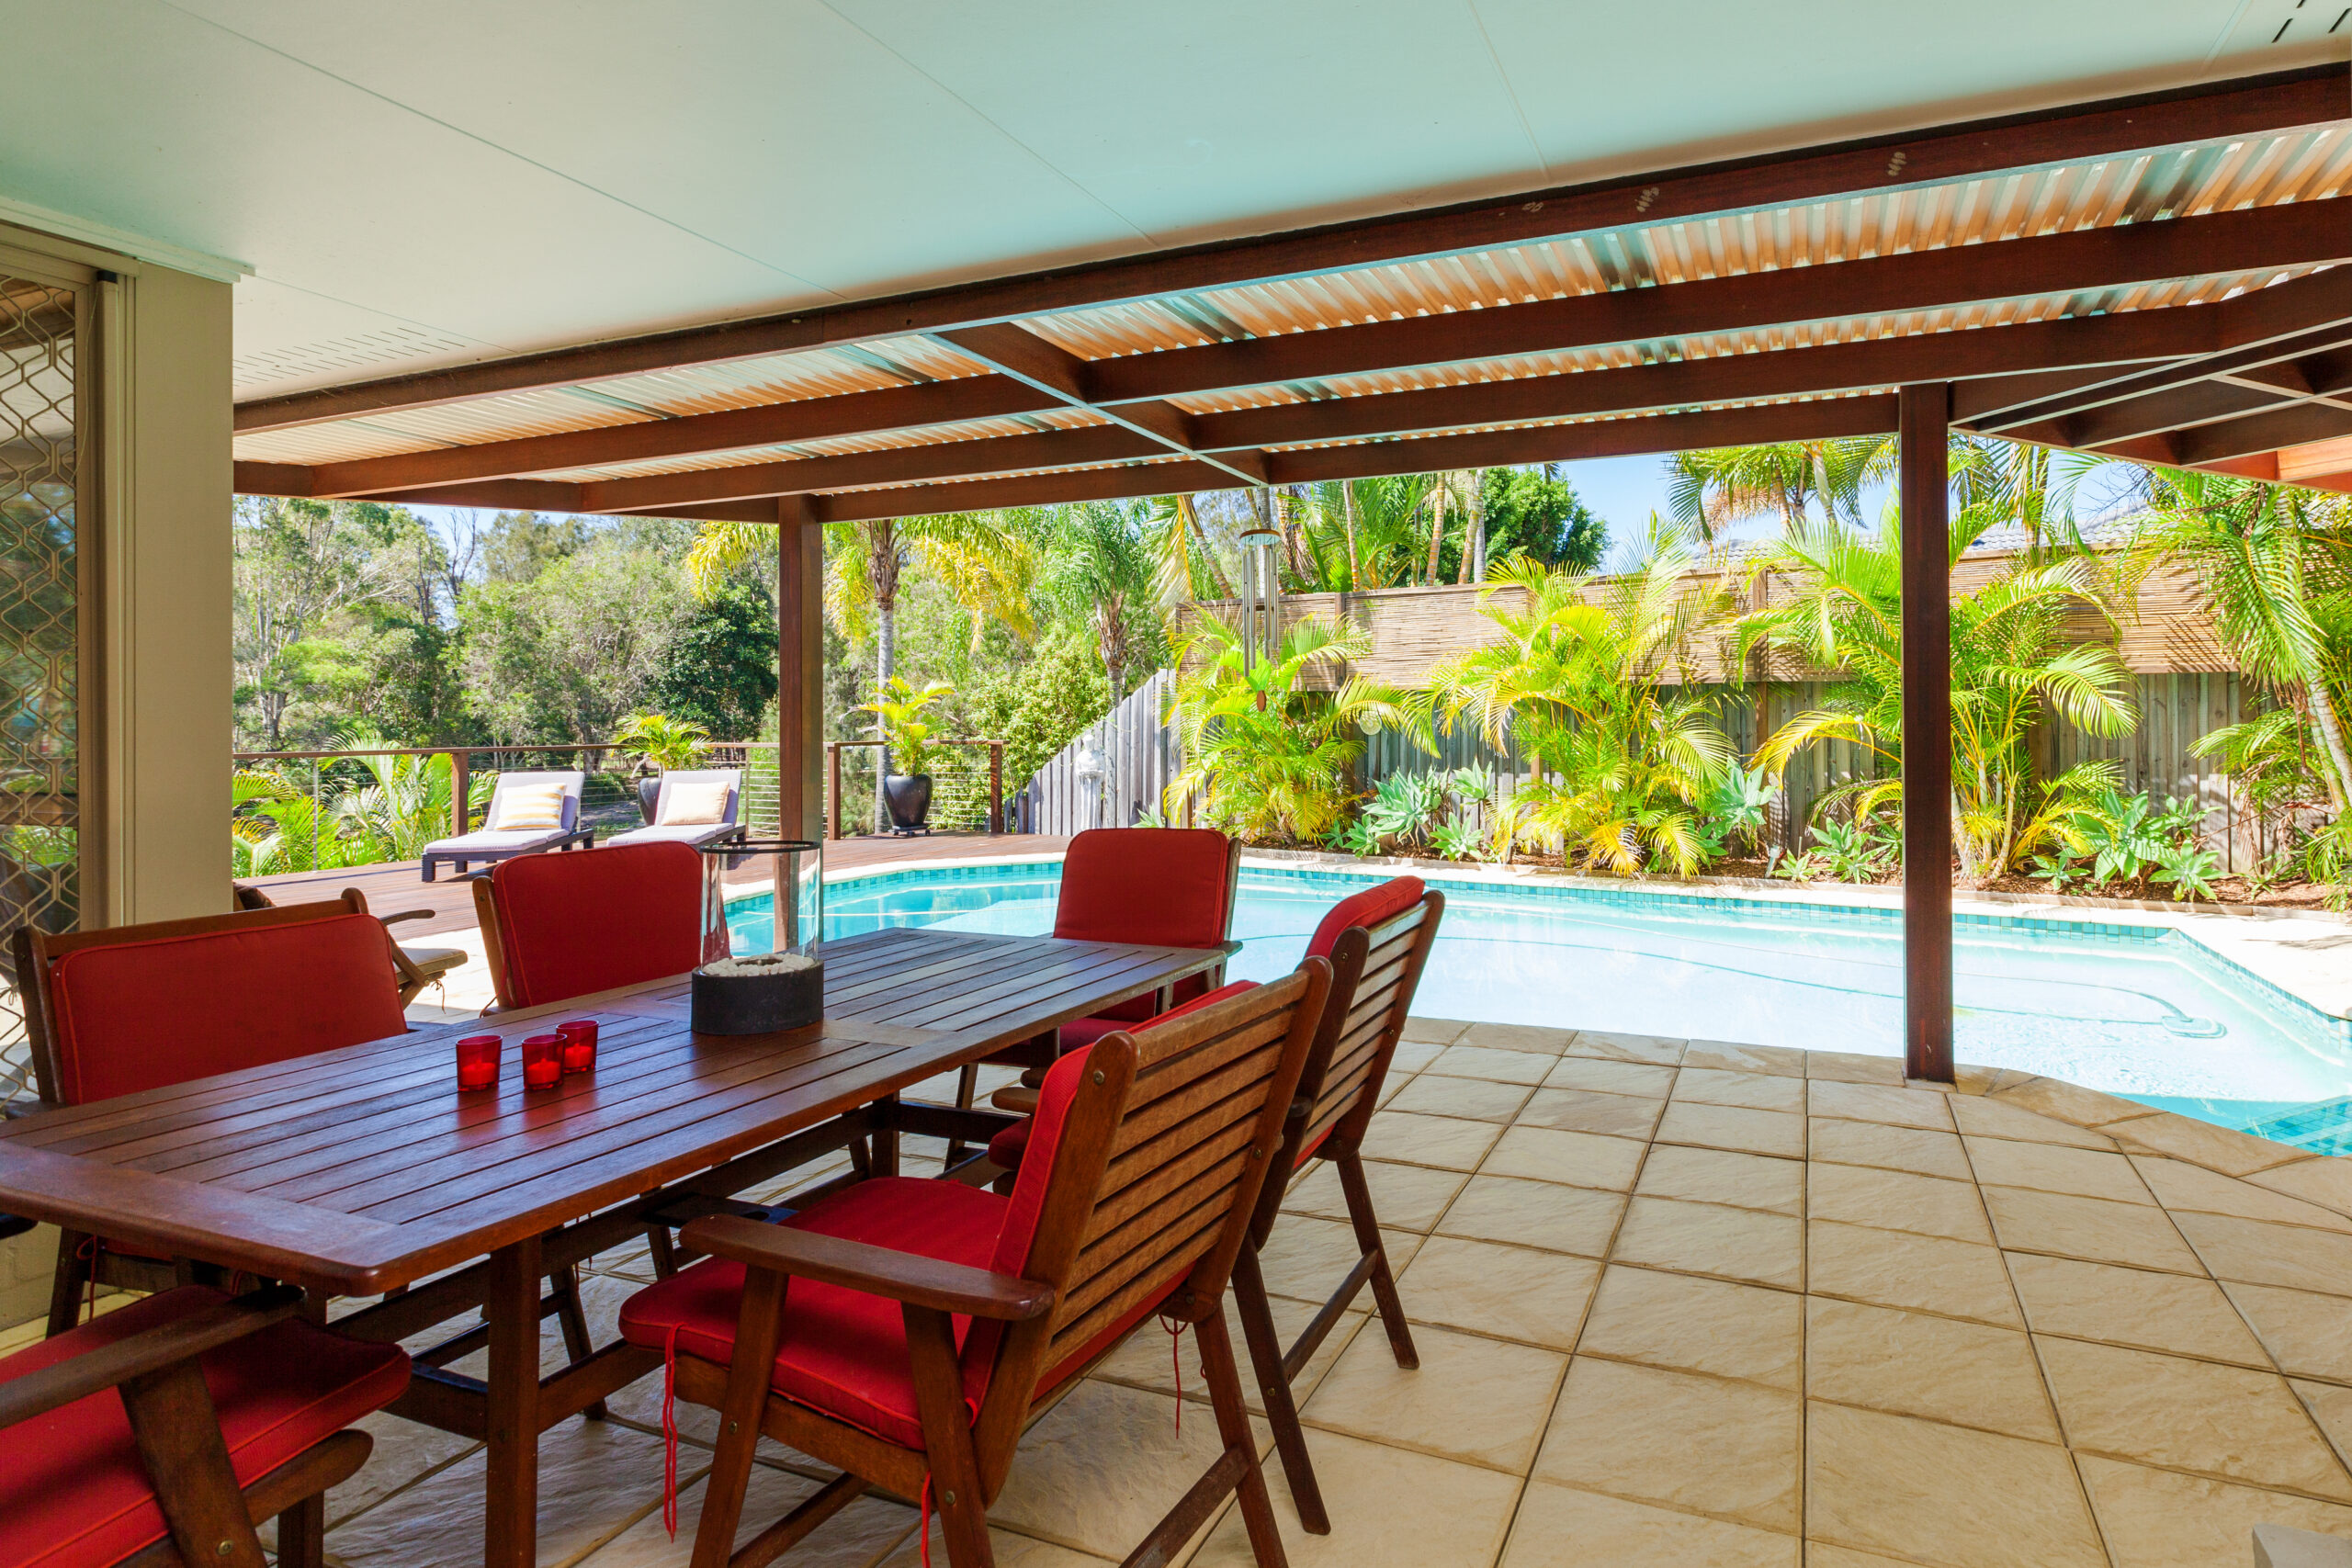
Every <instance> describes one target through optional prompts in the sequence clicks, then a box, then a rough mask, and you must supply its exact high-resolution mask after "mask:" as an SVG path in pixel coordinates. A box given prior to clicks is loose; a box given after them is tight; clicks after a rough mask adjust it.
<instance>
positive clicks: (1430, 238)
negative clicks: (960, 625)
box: [236, 65, 2346, 432]
mask: <svg viewBox="0 0 2352 1568" xmlns="http://www.w3.org/2000/svg"><path fill="white" fill-rule="evenodd" d="M2345 88H2346V68H2345V67H2344V66H2342V65H2326V66H2321V67H2316V68H2313V69H2311V70H2307V71H2300V72H2292V73H2278V74H2272V75H2266V76H2258V77H2250V78H2245V79H2241V80H2238V81H2233V82H2225V83H2215V84H2207V85H2200V86H2197V87H2191V88H2187V89H2182V90H2177V91H2174V92H2169V93H2161V94H2149V95H2142V96H2135V97H2131V98H2119V99H2110V100H2105V101H2101V102H2097V103H2090V104H2085V105H2082V106H2079V107H2075V108H2072V109H2065V110H2060V111H2056V112H2051V111H2040V112H2036V113H2030V114H2023V115H2016V116H2009V117H2006V118H1998V119H1989V120H1978V121H1973V122H1968V123H1963V124H1957V125H1951V126H1945V127H1939V128H1936V129H1933V130H1923V131H1919V132H1916V133H1910V134H1905V135H1899V136H1886V137H1874V138H1869V139H1865V140H1860V141H1847V142H1840V143H1835V144H1831V145H1828V146H1823V147H1815V148H1809V149H1805V150H1803V151H1800V152H1789V153H1775V154H1768V155H1765V156H1762V157H1757V158H1748V159H1740V160H1733V161H1727V162H1722V163H1716V164H1701V165H1694V166H1686V167H1682V168H1677V169H1672V170H1668V171H1664V172H1661V173H1657V174H1654V175H1632V176H1627V177H1624V178H1619V179H1611V180H1605V181H1599V182H1592V183H1589V184H1584V185H1577V186H1555V187H1551V188H1547V189H1544V190H1536V191H1528V192H1523V193H1521V194H1520V195H1518V196H1514V197H1506V198H1503V199H1500V200H1487V201H1479V202H1471V203H1464V204H1462V205H1459V206H1454V207H1448V208H1441V209H1435V210H1430V211H1422V212H1417V213H1412V214H1408V215H1401V216H1397V217H1391V218H1383V219H1374V220H1363V221H1358V222H1351V223H1342V224H1331V225H1325V226H1320V227H1316V228H1311V229H1305V230H1296V231H1289V232H1286V233H1282V234H1276V235H1272V236H1267V237H1263V238H1257V239H1250V240H1241V241H1234V242H1227V243H1218V244H1211V245H1202V246H1194V247H1191V248H1189V249H1184V250H1175V251H1166V252H1159V253H1155V254H1150V255H1146V256H1139V257H1135V258H1131V259H1127V260H1122V261H1114V262H1106V263H1097V264H1091V265H1082V266H1076V267H1065V268H1059V269H1056V270H1053V271H1047V272H1040V273H1032V274H1028V275H1024V276H1016V277H1011V278H1005V279H1001V280H997V281H993V282H986V283H978V284H971V285H964V286H958V287H956V288H942V289H933V290H929V291H926V292H923V293H920V294H913V295H906V296H899V297H896V298H893V299H881V300H875V301H868V302H863V303H857V304H851V305H844V306H839V307H833V308H829V309H826V310H806V311H793V312H787V313H785V314H780V315H775V316H769V317H764V318H761V319H758V320H754V321H735V322H728V323H724V324H720V325H715V326H709V327H697V328H691V329H688V330H685V331H683V332H674V333H656V334H652V335H649V336H644V337H637V338H629V339H623V340H617V341H613V342H607V343H600V344H585V345H582V346H580V347H576V348H567V349H559V350H554V351H550V352H547V353H540V354H529V355H515V356H514V357H511V358H507V359H502V360H496V361H492V362H490V363H487V364H481V365H471V366H462V367H453V368H451V369H447V370H435V371H426V372H423V373H419V374H415V375H409V376H399V377H391V378H384V379H380V380H376V381H370V382H363V383H357V384H354V385H351V386H346V387H339V388H333V389H325V390H322V391H316V392H304V393H297V394H294V395H292V396H289V397H281V398H269V399H262V400H255V401H253V402H249V403H245V404H242V405H240V406H239V408H238V409H237V412H236V428H237V429H238V430H239V431H241V432H247V431H256V430H270V429H279V428H283V427H286V426H288V425H296V424H307V423H318V422H321V421H324V420H334V419H343V418H348V417H351V416H353V415H356V414H364V413H371V412H385V411H387V410H391V409H400V408H416V407H423V406H427V405H431V404H437V403H447V402H455V401H460V400H467V399H471V398H483V397H493V396H497V395H500V394H503V393H512V392H519V391H529V390H537V389H548V388H553V387H562V386H569V385H574V384H578V383H581V382H587V381H596V380H605V379H610V378H616V377H623V376H630V375H639V374H644V373H648V372H652V371H659V370H666V369H674V368H677V367H681V366H689V365H704V364H713V363H718V362H721V361H726V360H734V359H744V358H752V357H757V356H760V355H773V354H783V353H789V352H792V351H794V350H797V349H806V348H816V347H820V346H823V345H825V344H845V343H855V342H859V341H863V340H870V339H875V338H880V337H891V336H898V335H901V334H904V333H926V332H938V331H944V330H948V329H951V328H957V327H964V326H972V325H978V324H983V323H988V322H996V321H1012V320H1016V319H1018V318H1021V317H1023V316H1034V315H1040V314H1045V313H1048V312H1052V311H1057V310H1080V309H1085V308H1088V307H1092V306H1101V305H1108V304H1114V303H1117V302H1120V301H1124V300H1132V299H1148V298H1152V297H1155V296H1160V295H1168V294H1178V293H1186V292H1191V291H1194V290H1199V289H1209V288H1234V287H1238V286H1241V285H1245V284H1250V283H1263V282H1269V281H1273V280H1277V279H1280V278H1285V277H1297V276H1309V275H1312V274H1316V273H1324V272H1332V271H1340V270H1345V269H1349V268H1354V267H1365V266H1374V265H1384V264H1389V263H1396V262H1402V261H1408V260H1416V259H1421V258H1426V257H1431V256H1442V255H1453V254H1463V253H1465V252H1473V251H1480V250H1489V249H1494V248H1497V247H1503V246H1510V245H1521V244H1529V243H1546V242H1555V241H1559V240H1564V239H1566V238H1569V237H1572V236H1574V235H1577V234H1579V233H1586V232H1591V231H1604V230H1608V229H1612V228H1618V227H1623V226H1625V225H1628V224H1655V223H1668V222H1679V221H1686V220H1692V219H1697V218H1704V217H1709V216H1714V215H1731V214H1736V213H1740V212H1746V211H1753V210H1758V209H1765V208H1772V207H1786V206H1792V205H1801V204H1805V203H1811V202H1821V201H1830V200H1836V199H1839V198H1843V197H1859V196H1871V195H1883V194H1885V193H1887V192H1890V191H1898V190H1905V189H1916V188H1918V187H1920V186H1933V185H1939V184H1945V183H1948V182H1951V181H1955V180H1962V179H1967V178H1971V177H1973V176H1978V175H1988V174H1994V173H1998V172H2001V171H2005V170H2010V169H2027V168H2034V167H2047V166H2050V165H2052V164H2065V163H2073V162H2079V161H2084V160H2090V159H2104V158H2112V157H2117V156H2120V155H2123V154H2126V153H2135V152H2154V151H2158V150H2161V149H2165V148H2168V147H2179V146H2188V145H2193V144H2197V143H2200V142H2208V141H2223V140H2227V139H2230V138H2233V137H2238V136H2246V135H2255V134H2261V133H2265V132H2277V131H2280V130H2291V129H2294V128H2297V127H2302V126H2318V125H2325V124H2330V123H2334V122H2336V121H2339V120H2342V119H2344V118H2346V100H2345Z"/></svg>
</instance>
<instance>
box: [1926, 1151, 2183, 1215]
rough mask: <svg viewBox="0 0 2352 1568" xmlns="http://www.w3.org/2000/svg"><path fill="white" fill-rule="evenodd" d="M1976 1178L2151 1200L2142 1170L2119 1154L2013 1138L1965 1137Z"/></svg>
mask: <svg viewBox="0 0 2352 1568" xmlns="http://www.w3.org/2000/svg"><path fill="white" fill-rule="evenodd" d="M1962 1143H1964V1144H1966V1145H1968V1160H1969V1163H1970V1164H1971V1165H1973V1167H1975V1168H1976V1179H1977V1180H1978V1181H1980V1182H1983V1183H1984V1184H1985V1186H1987V1187H2026V1188H2030V1189H2032V1190H2034V1191H2037V1192H2067V1193H2072V1194H2073V1195H2074V1196H2075V1197H2077V1198H2105V1199H2108V1200H2109V1201H2112V1202H2117V1203H2153V1202H2154V1201H2155V1199H2154V1197H2152V1196H2151V1195H2150V1194H2149V1192H2148V1188H2147V1184H2146V1183H2145V1182H2143V1181H2142V1180H2141V1179H2140V1173H2139V1172H2138V1171H2135V1170H2133V1169H2132V1168H2131V1161H2130V1160H2128V1159H2125V1158H2124V1157H2123V1156H2121V1155H2114V1154H2106V1153H2103V1152H2101V1151H2100V1150H2098V1149H2075V1148H2068V1147H2067V1146H2065V1145H2063V1144H2028V1143H2022V1142H2020V1141H2018V1140H2017V1139H2015V1138H1963V1139H1962Z"/></svg>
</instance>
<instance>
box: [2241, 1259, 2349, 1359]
mask: <svg viewBox="0 0 2352 1568" xmlns="http://www.w3.org/2000/svg"><path fill="white" fill-rule="evenodd" d="M2222 1290H2223V1291H2225V1292H2228V1294H2229V1298H2230V1300H2231V1301H2232V1302H2233V1303H2235V1304H2236V1306H2237V1309H2238V1311H2239V1312H2241V1313H2243V1314H2245V1320H2246V1322H2247V1323H2249V1324H2251V1325H2253V1326H2254V1332H2255V1334H2256V1337H2258V1338H2260V1339H2261V1341H2262V1348H2264V1349H2266V1350H2267V1351H2269V1352H2270V1356H2271V1359H2273V1360H2275V1361H2277V1362H2278V1369H2279V1371H2285V1372H2291V1373H2294V1374H2295V1375H2297V1376H2300V1377H2310V1378H2327V1379H2330V1380H2332V1381H2333V1382H2345V1383H2352V1301H2346V1300H2345V1299H2344V1298H2343V1297H2341V1296H2324V1295H2319V1294H2316V1293H2315V1292H2311V1291H2290V1290H2286V1289H2283V1288H2281V1287H2279V1286H2277V1285H2248V1284H2244V1283H2241V1282H2239V1281H2237V1280H2222Z"/></svg>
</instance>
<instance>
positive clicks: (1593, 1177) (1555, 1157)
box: [1478, 1127, 1643, 1192]
mask: <svg viewBox="0 0 2352 1568" xmlns="http://www.w3.org/2000/svg"><path fill="white" fill-rule="evenodd" d="M1642 1150H1643V1145H1641V1144H1638V1143H1636V1142H1634V1140H1633V1139H1631V1138H1607V1137H1603V1136H1601V1135H1600V1134H1598V1133H1563V1132H1560V1131H1558V1130H1556V1129H1555V1128H1551V1127H1513V1128H1511V1129H1510V1131H1509V1132H1507V1133H1505V1134H1503V1135H1502V1141H1501V1142H1499V1143H1498V1144H1497V1145H1495V1152H1494V1153H1492V1154H1490V1155H1488V1156H1487V1163H1486V1164H1485V1165H1483V1166H1481V1167H1479V1168H1478V1171H1479V1174H1480V1175H1482V1176H1523V1177H1527V1178H1529V1179H1532V1180H1536V1181H1565V1182H1566V1183H1567V1184H1568V1185H1569V1186H1571V1187H1600V1188H1605V1189H1607V1190H1611V1191H1614V1192H1624V1191H1629V1190H1632V1188H1633V1185H1634V1176H1635V1175H1636V1174H1638V1173H1639V1171H1640V1169H1641V1166H1642Z"/></svg>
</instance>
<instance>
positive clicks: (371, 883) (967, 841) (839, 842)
mask: <svg viewBox="0 0 2352 1568" xmlns="http://www.w3.org/2000/svg"><path fill="white" fill-rule="evenodd" d="M1067 844H1069V839H1068V838H1065V837H1062V836H1060V835H1058V834H1052V833H993V834H991V833H933V834H928V835H925V836H923V837H921V838H913V839H890V838H881V837H877V836H875V835H870V834H869V835H866V836H864V837H859V838H851V839H836V840H832V841H831V842H830V843H828V844H827V845H826V846H825V869H826V870H827V871H828V872H840V871H850V870H855V869H857V868H859V867H862V866H869V865H879V864H883V863H887V862H891V861H956V860H974V859H978V858H980V857H983V856H992V855H1036V854H1059V853H1060V852H1062V849H1063V848H1064V846H1066V845H1067ZM251 880H252V882H253V883H254V886H259V887H266V888H267V889H269V896H270V897H272V898H275V899H277V901H279V902H280V903H288V904H299V903H301V902H303V901H304V900H306V899H314V898H332V897H334V896H335V895H336V894H338V893H340V892H342V891H343V890H344V889H345V888H346V887H356V888H357V889H359V891H360V892H362V893H364V894H366V895H367V897H368V908H370V909H373V910H374V911H375V912H376V913H378V914H379V915H394V914H398V913H400V912H401V910H403V909H430V910H431V911H432V912H433V918H432V919H429V920H415V921H411V922H408V923H405V924H403V925H402V926H401V928H400V938H401V941H402V942H413V941H414V940H415V939H416V938H418V937H422V936H430V935H431V934H433V933H434V932H435V931H465V930H469V929H470V928H471V927H472V926H473V924H474V890H473V887H472V885H471V884H472V879H471V878H470V877H462V876H447V875H445V876H443V877H442V878H441V879H440V880H439V881H437V882H427V881H425V880H424V874H423V873H422V872H421V871H420V870H419V869H418V868H417V863H416V862H414V861H413V860H407V861H388V862H386V863H383V864H381V865H366V866H352V867H349V868H346V869H345V870H342V871H294V872H287V873H285V874H282V875H277V876H256V877H254V878H252V879H251Z"/></svg>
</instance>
